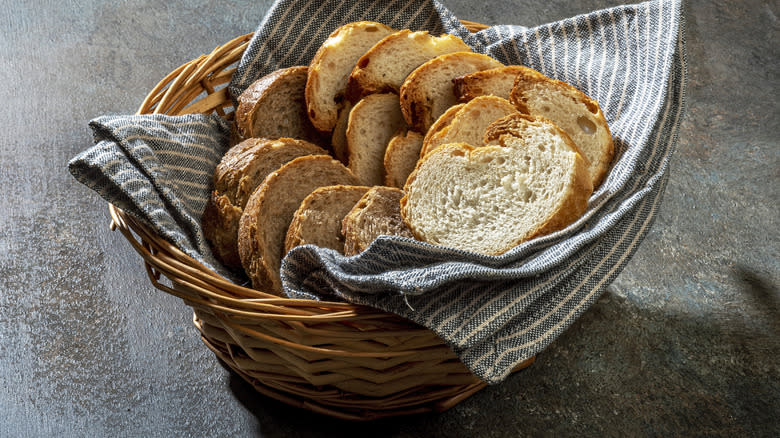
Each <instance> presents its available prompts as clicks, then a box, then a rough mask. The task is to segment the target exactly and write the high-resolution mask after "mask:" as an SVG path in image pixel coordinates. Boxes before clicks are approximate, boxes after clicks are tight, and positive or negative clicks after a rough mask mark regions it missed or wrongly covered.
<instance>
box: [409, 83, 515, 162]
mask: <svg viewBox="0 0 780 438" xmlns="http://www.w3.org/2000/svg"><path fill="white" fill-rule="evenodd" d="M517 112H518V111H517V108H515V107H514V105H512V104H511V103H509V101H508V100H506V99H502V98H500V97H496V96H480V97H478V98H476V99H474V100H472V101H470V102H468V103H465V104H463V106H462V107H461V109H460V110H459V111H458V112H457V113H456V114H455V116H454V117H452V120H451V121H450V123H449V124H448V125H446V126H444V127H443V128H441V129H439V131H438V132H436V133H435V134H432V135H431V136H429V137H427V139H426V141H425V142H424V143H423V146H422V148H421V151H420V153H421V156H425V155H426V154H427V153H429V152H430V151H432V150H433V149H435V148H436V147H438V146H441V145H443V144H447V143H466V144H469V145H471V146H474V147H477V146H482V145H483V144H484V142H483V136H484V134H485V129H487V127H488V126H489V125H490V124H491V123H493V122H494V121H496V120H498V119H500V118H502V117H504V116H508V115H509V114H515V113H517Z"/></svg>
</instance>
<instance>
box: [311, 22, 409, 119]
mask: <svg viewBox="0 0 780 438" xmlns="http://www.w3.org/2000/svg"><path fill="white" fill-rule="evenodd" d="M393 32H395V30H393V29H392V28H390V27H388V26H385V25H384V24H382V23H376V22H373V21H357V22H353V23H348V24H345V25H343V26H341V27H339V28H338V29H336V30H335V31H333V33H331V34H330V36H329V37H328V38H327V39H326V40H325V42H323V43H322V45H321V46H320V48H319V50H317V53H315V54H314V58H312V60H311V63H310V64H309V76H308V80H307V81H306V107H307V109H308V115H309V120H310V121H311V123H312V125H314V127H315V128H317V129H318V130H320V131H321V132H331V131H332V130H333V127H334V126H335V125H336V120H337V118H338V110H339V107H340V106H341V102H342V100H343V99H344V91H345V90H346V88H347V79H348V78H349V74H350V73H351V72H352V68H354V67H355V64H356V63H357V60H358V59H360V57H361V56H363V54H364V53H366V51H368V49H370V48H371V47H372V46H373V45H374V44H376V43H377V42H379V40H381V39H382V38H384V37H386V36H387V35H390V34H391V33H393Z"/></svg>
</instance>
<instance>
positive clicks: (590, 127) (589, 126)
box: [577, 116, 596, 135]
mask: <svg viewBox="0 0 780 438" xmlns="http://www.w3.org/2000/svg"><path fill="white" fill-rule="evenodd" d="M577 126H579V127H580V129H581V130H582V132H584V133H586V134H588V135H593V134H595V133H596V124H595V123H593V122H592V121H591V120H590V119H589V118H587V117H585V116H579V117H577Z"/></svg>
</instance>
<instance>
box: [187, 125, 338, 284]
mask: <svg viewBox="0 0 780 438" xmlns="http://www.w3.org/2000/svg"><path fill="white" fill-rule="evenodd" d="M324 153H326V152H325V151H324V150H323V149H322V148H320V147H319V146H316V145H314V144H312V143H309V142H307V141H304V140H294V139H291V138H280V139H275V140H269V139H260V138H250V139H247V140H244V141H243V142H241V143H239V144H237V145H236V146H233V147H232V148H230V149H229V150H228V151H227V152H226V153H225V155H224V156H223V157H222V160H221V161H220V163H219V164H218V165H217V168H216V171H215V172H214V190H213V191H212V192H211V197H210V198H209V201H208V202H207V203H206V209H205V210H204V212H203V218H202V221H201V222H202V226H203V234H204V235H205V236H206V239H207V240H208V241H209V242H210V243H211V247H212V250H213V251H214V255H215V256H216V257H217V258H218V259H219V260H220V261H221V262H222V263H223V264H224V265H225V266H228V267H230V268H241V259H240V258H239V256H238V244H237V239H238V222H239V219H240V218H241V214H242V213H243V211H244V206H246V203H247V200H249V196H251V194H252V192H254V190H255V188H256V187H257V186H259V185H260V184H261V183H262V182H263V180H264V179H265V177H266V176H268V175H269V174H270V173H271V172H273V171H274V170H276V169H278V168H279V167H281V166H282V165H283V164H285V163H287V162H288V161H290V160H292V159H295V158H297V157H301V156H304V155H318V154H324Z"/></svg>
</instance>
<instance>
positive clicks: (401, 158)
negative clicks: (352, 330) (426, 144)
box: [385, 129, 423, 188]
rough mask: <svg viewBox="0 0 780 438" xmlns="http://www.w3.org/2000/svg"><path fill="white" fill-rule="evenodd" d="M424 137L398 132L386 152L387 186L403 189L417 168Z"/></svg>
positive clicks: (412, 133)
mask: <svg viewBox="0 0 780 438" xmlns="http://www.w3.org/2000/svg"><path fill="white" fill-rule="evenodd" d="M422 141H423V136H422V135H421V134H420V133H418V132H414V131H406V132H404V130H403V129H401V130H399V131H398V132H396V134H395V135H394V136H393V138H391V139H390V142H389V143H388V144H387V150H385V185H387V186H389V187H398V188H401V187H403V186H404V183H406V178H408V177H409V174H410V173H412V171H413V170H414V167H415V166H417V160H418V159H419V158H420V148H421V147H422Z"/></svg>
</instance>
